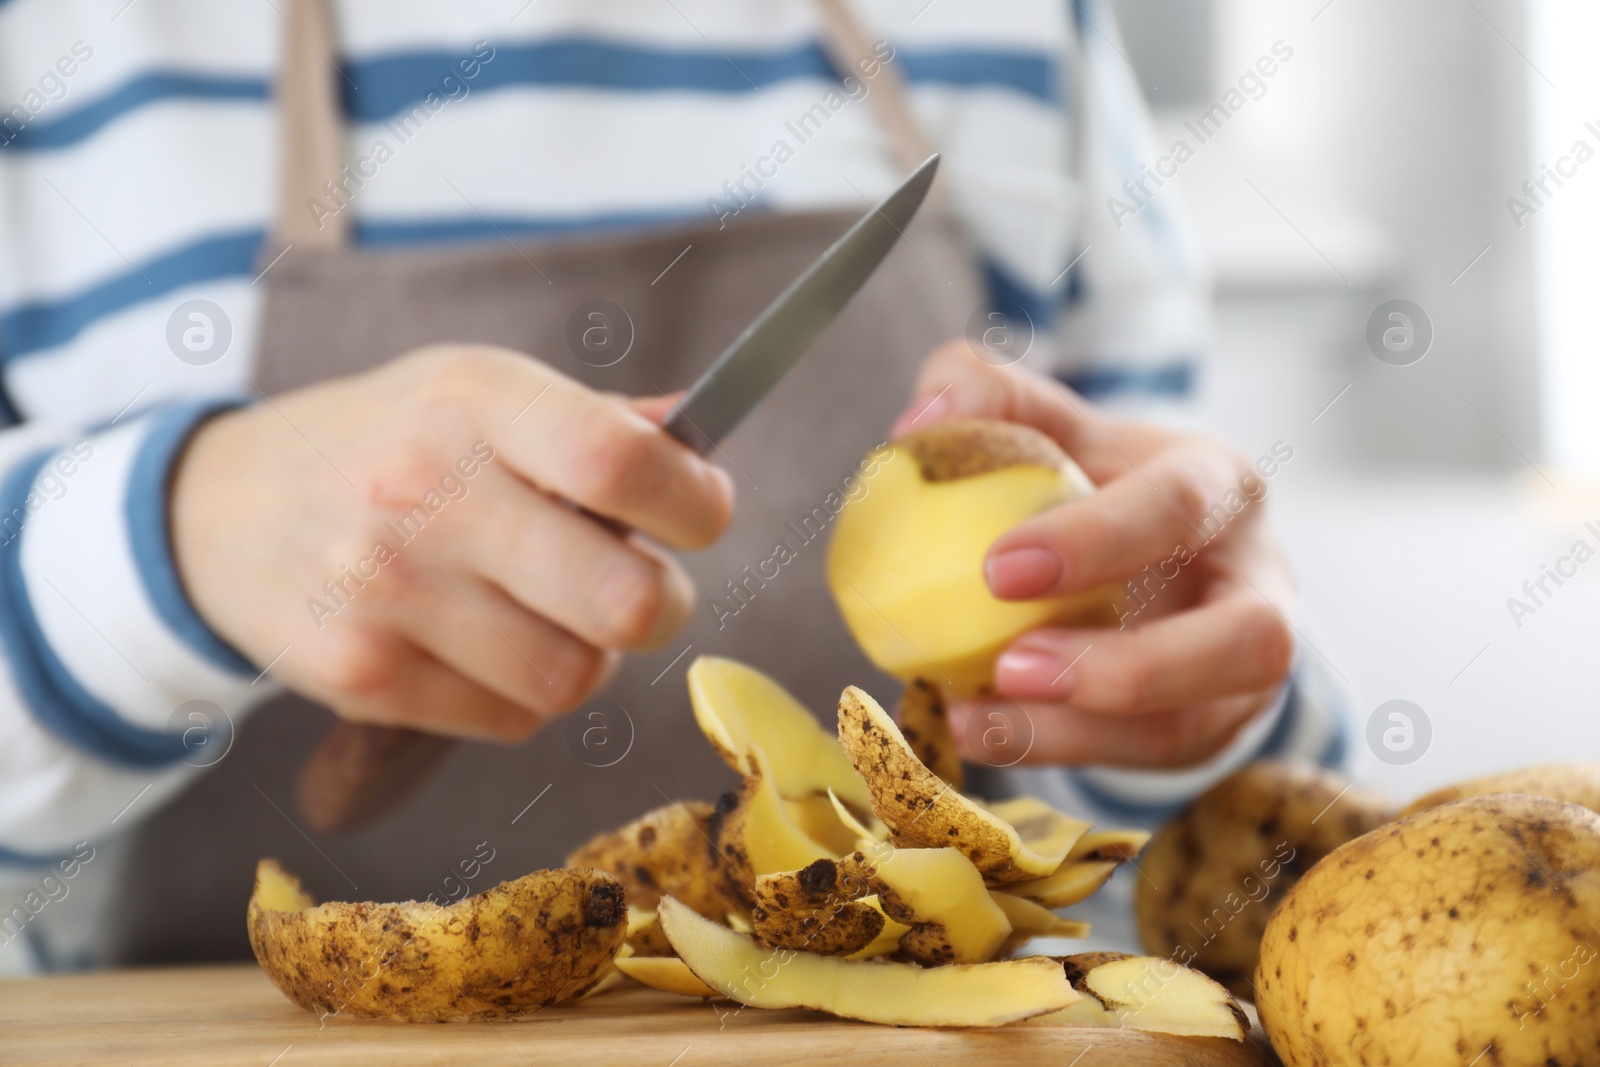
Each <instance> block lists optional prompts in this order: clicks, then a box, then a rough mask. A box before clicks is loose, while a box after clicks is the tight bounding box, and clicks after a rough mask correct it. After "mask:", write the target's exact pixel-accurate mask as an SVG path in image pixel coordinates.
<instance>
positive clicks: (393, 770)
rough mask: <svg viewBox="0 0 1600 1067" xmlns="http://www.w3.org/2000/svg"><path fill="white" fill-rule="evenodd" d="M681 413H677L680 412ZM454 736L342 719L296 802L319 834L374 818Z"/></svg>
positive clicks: (620, 533)
mask: <svg viewBox="0 0 1600 1067" xmlns="http://www.w3.org/2000/svg"><path fill="white" fill-rule="evenodd" d="M680 416H681V412H680ZM692 425H693V424H692V423H689V420H688V418H687V417H686V416H682V417H679V418H677V419H674V420H672V422H670V423H669V424H668V425H667V426H665V427H664V429H665V430H666V432H667V433H669V434H671V435H672V436H674V437H676V438H677V439H678V440H679V441H681V442H682V443H684V444H686V445H688V446H689V447H690V448H691V449H693V450H694V451H695V453H696V454H697V455H702V456H703V455H705V454H706V453H708V452H709V451H710V450H711V447H712V443H711V441H710V440H709V439H708V438H705V437H704V435H703V434H700V438H701V440H687V439H686V435H688V434H690V433H691V432H692V433H693V434H699V430H698V429H694V430H692V431H691V430H690V429H689V427H692ZM578 511H579V514H581V515H583V516H584V517H585V518H587V519H589V520H591V521H593V522H595V523H598V524H599V525H600V526H601V527H602V528H603V529H605V530H606V531H607V532H608V533H611V534H614V535H615V536H617V537H619V538H626V537H627V536H628V535H629V534H630V533H631V532H632V530H631V529H630V528H629V527H628V525H627V524H626V523H622V522H618V521H617V520H616V519H610V518H607V517H606V516H604V515H596V514H595V513H594V512H592V511H588V510H586V509H583V508H580V509H578ZM455 746H456V739H455V738H451V737H441V736H439V735H438V734H428V733H422V732H421V731H418V730H412V729H408V728H406V727H404V726H374V725H372V724H370V723H355V722H344V721H342V720H341V721H340V722H338V723H337V724H335V726H334V727H333V729H331V730H329V731H328V733H327V736H325V737H324V738H323V739H322V741H321V742H320V743H319V744H318V745H317V747H316V748H314V749H312V751H311V755H310V756H308V757H306V762H305V765H304V766H303V767H301V768H300V779H299V781H298V782H297V783H296V784H295V806H296V807H297V808H298V809H299V810H300V815H301V817H302V818H304V819H305V821H306V823H307V825H309V826H310V827H311V829H312V830H314V831H316V832H317V833H319V834H341V833H349V832H350V831H352V830H359V829H361V828H362V827H364V826H370V825H371V824H373V823H375V822H378V821H379V820H380V819H383V818H384V817H385V816H387V815H389V814H390V813H392V812H393V811H395V810H396V809H397V808H399V807H400V806H401V805H402V804H404V803H405V802H406V801H407V800H409V799H410V798H411V796H412V794H414V793H415V792H416V791H417V790H418V789H419V788H420V787H421V786H422V784H423V783H424V782H426V781H427V779H428V776H429V775H430V774H432V773H433V770H434V768H435V767H437V766H438V765H439V763H440V761H442V760H443V759H444V757H445V756H447V755H449V753H450V750H451V749H453V748H454V747H455Z"/></svg>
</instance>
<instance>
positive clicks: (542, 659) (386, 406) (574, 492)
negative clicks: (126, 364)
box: [170, 345, 733, 740]
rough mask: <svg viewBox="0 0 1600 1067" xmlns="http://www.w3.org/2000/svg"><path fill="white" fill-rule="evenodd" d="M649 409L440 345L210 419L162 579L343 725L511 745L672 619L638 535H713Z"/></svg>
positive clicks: (194, 456) (709, 510)
mask: <svg viewBox="0 0 1600 1067" xmlns="http://www.w3.org/2000/svg"><path fill="white" fill-rule="evenodd" d="M668 408H669V405H668V404H667V403H666V402H665V401H641V402H631V403H630V402H627V401H623V400H618V399H616V398H613V397H609V396H605V395H601V394H598V393H595V392H593V391H591V390H589V389H587V388H585V387H584V386H582V385H580V384H578V383H577V382H574V381H572V380H571V379H569V378H566V377H564V376H563V375H561V374H559V373H557V372H556V371H554V370H552V369H551V368H549V367H547V366H545V365H544V364H542V363H540V362H538V361H537V360H533V359H529V358H528V357H526V356H523V355H521V354H519V353H515V352H510V351H506V350H503V349H496V348H488V347H482V346H458V345H443V346H434V347H431V348H426V349H420V350H418V351H415V352H412V353H410V354H408V355H405V356H403V357H401V358H399V359H396V360H394V361H393V362H391V363H389V364H386V365H385V366H383V367H381V368H379V369H377V370H374V371H370V372H368V373H366V374H362V375H357V376H355V377H351V378H343V379H338V380H334V381H329V382H325V383H322V384H318V385H314V386H310V387H307V388H304V389H299V390H296V391H294V392H290V393H285V394H283V395H281V396H278V397H275V398H273V399H272V400H270V401H268V402H266V403H260V404H257V405H255V406H252V407H249V408H244V409H240V410H236V411H231V412H228V413H226V414H223V415H220V416H218V417H216V418H214V419H212V420H210V421H209V422H207V423H206V424H204V425H203V426H201V427H200V428H199V429H198V430H197V431H196V433H195V434H194V436H193V438H192V439H191V440H190V442H189V443H188V446H187V447H186V449H185V451H184V454H183V456H182V458H181V459H180V461H179V463H178V466H177V468H176V470H175V471H174V474H173V478H172V485H171V501H170V509H171V512H170V513H171V525H172V545H173V552H174V554H175V556H176V558H177V565H178V570H179V573H180V575H181V576H182V579H183V581H184V584H185V586H186V588H187V591H188V593H189V596H190V599H191V600H192V601H193V603H194V605H195V607H196V609H197V610H198V611H199V612H200V614H201V616H202V617H203V618H204V619H205V620H206V621H207V622H208V623H209V624H210V625H211V627H212V628H213V629H214V630H215V631H216V632H217V633H218V634H219V635H221V636H222V637H223V638H225V639H226V640H227V641H229V642H230V643H232V644H233V645H234V647H235V648H237V649H238V650H239V651H240V652H242V653H243V654H244V655H245V656H246V657H247V658H249V659H250V660H251V661H253V662H255V663H257V664H261V665H265V664H268V663H273V662H274V661H275V660H276V662H275V665H274V666H273V667H272V673H273V675H274V676H276V677H278V678H280V679H281V680H282V681H283V682H284V683H285V684H287V685H288V686H289V687H290V688H291V689H294V690H296V691H297V692H300V693H302V694H304V695H305V696H308V697H311V698H312V699H314V700H317V701H319V702H321V703H324V704H326V705H328V706H329V707H330V708H332V709H333V710H334V711H336V712H337V713H338V714H339V715H341V716H343V717H344V718H346V719H350V720H354V721H361V722H374V723H382V724H386V725H397V726H410V727H414V728H417V729H421V730H427V731H430V732H434V733H442V734H453V735H459V736H464V737H485V738H495V739H500V740H516V739H520V738H522V737H525V736H527V735H528V734H530V733H531V732H533V730H534V729H536V728H537V727H538V726H539V724H540V723H541V722H542V721H543V720H544V719H546V718H548V717H549V716H552V715H555V714H558V713H560V712H564V711H568V710H570V709H572V708H573V707H575V706H577V705H578V704H580V703H582V702H583V700H584V699H585V698H586V697H588V696H589V694H591V693H593V692H594V691H595V690H596V689H598V688H599V687H600V686H601V685H603V684H604V683H605V681H606V680H607V679H608V678H609V677H610V675H611V673H612V671H613V670H614V669H615V666H616V663H617V661H618V659H619V656H620V653H622V652H625V651H629V650H636V649H649V648H653V647H655V646H657V645H659V644H661V643H662V642H664V641H666V640H667V639H669V638H670V637H671V635H672V634H673V633H674V632H676V631H677V630H678V629H679V627H681V626H682V624H683V623H684V621H685V620H686V619H687V617H688V614H689V611H690V610H691V602H692V596H693V588H692V586H691V584H690V581H689V578H688V575H687V574H685V573H684V571H683V570H682V568H681V567H680V566H679V565H678V564H677V563H676V562H674V561H673V559H672V558H671V557H670V556H669V555H667V554H666V553H665V552H663V551H662V550H661V549H660V548H658V547H657V544H658V543H659V544H660V545H664V546H667V547H669V548H674V549H697V548H702V547H704V546H706V545H708V544H710V543H711V542H712V541H713V540H715V539H716V538H717V536H718V535H719V534H720V533H721V532H722V530H723V529H724V527H726V525H727V523H728V520H729V518H730V517H731V514H732V508H733V487H732V483H731V481H730V480H729V479H728V477H727V475H726V474H725V473H724V472H723V471H721V470H719V469H717V468H716V467H713V466H712V465H711V464H709V463H707V462H706V461H705V460H703V459H701V458H700V457H698V456H696V455H695V454H694V453H692V452H691V451H690V450H689V449H688V448H686V447H684V446H683V445H682V444H680V443H679V442H678V441H676V440H674V439H673V438H671V437H669V436H667V435H666V434H665V433H663V432H662V431H661V430H660V428H659V426H658V423H659V421H660V419H661V418H662V417H663V416H664V415H665V414H666V412H667V410H668ZM573 505H577V506H578V507H581V508H582V509H584V511H587V512H590V513H592V514H593V515H599V516H604V517H606V518H608V519H612V520H615V521H616V522H618V523H620V524H622V525H624V526H626V527H628V528H629V529H630V530H632V531H637V532H632V533H626V534H623V535H619V534H617V533H616V532H613V530H611V529H608V528H607V527H606V525H605V524H603V523H601V522H597V521H596V520H595V519H594V518H593V517H591V515H589V514H584V513H583V512H580V511H579V510H578V507H574V506H573ZM286 648H287V651H285V649H286ZM280 654H281V658H278V657H279V656H280Z"/></svg>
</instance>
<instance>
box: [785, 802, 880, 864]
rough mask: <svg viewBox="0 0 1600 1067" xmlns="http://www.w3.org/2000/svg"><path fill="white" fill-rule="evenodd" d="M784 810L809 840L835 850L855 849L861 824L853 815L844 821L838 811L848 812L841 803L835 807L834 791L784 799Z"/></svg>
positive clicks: (838, 851) (842, 851) (839, 851)
mask: <svg viewBox="0 0 1600 1067" xmlns="http://www.w3.org/2000/svg"><path fill="white" fill-rule="evenodd" d="M783 810H784V812H785V813H786V814H787V815H788V816H789V821H790V822H792V823H794V824H795V826H796V827H798V828H799V829H800V832H801V833H803V834H805V835H806V836H807V837H809V838H811V840H813V841H815V842H816V843H817V844H819V845H821V846H822V847H823V848H826V849H828V850H830V851H832V852H834V853H837V854H843V853H846V852H854V851H855V848H856V842H857V841H858V840H859V839H860V837H861V835H860V833H858V832H857V830H858V828H859V826H860V823H859V821H858V820H856V819H855V818H854V817H852V818H851V819H850V821H849V822H846V821H845V819H844V817H843V816H842V815H840V814H839V812H840V811H846V812H848V811H849V809H848V808H845V807H844V806H843V805H842V804H841V805H840V806H839V807H838V808H835V807H834V800H833V791H832V790H829V791H828V793H827V795H825V796H809V797H806V798H805V799H804V800H785V801H784V802H783Z"/></svg>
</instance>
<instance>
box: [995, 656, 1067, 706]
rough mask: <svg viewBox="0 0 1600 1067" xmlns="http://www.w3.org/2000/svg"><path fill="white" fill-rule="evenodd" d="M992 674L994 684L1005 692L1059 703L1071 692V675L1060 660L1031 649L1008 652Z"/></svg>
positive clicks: (997, 663) (996, 663)
mask: <svg viewBox="0 0 1600 1067" xmlns="http://www.w3.org/2000/svg"><path fill="white" fill-rule="evenodd" d="M994 673H995V683H996V685H997V686H998V687H999V688H1000V691H1001V692H1004V693H1012V694H1017V695H1026V696H1042V695H1046V694H1048V695H1049V696H1050V697H1052V698H1053V699H1057V700H1061V699H1065V698H1066V696H1067V694H1068V692H1070V691H1071V689H1072V672H1071V671H1070V670H1068V669H1067V665H1066V663H1064V662H1063V661H1062V659H1061V657H1060V656H1057V655H1054V654H1052V653H1049V652H1041V651H1040V650H1038V649H1034V648H1012V649H1007V650H1006V651H1005V652H1003V653H1001V654H1000V658H999V660H997V661H996V662H995V665H994Z"/></svg>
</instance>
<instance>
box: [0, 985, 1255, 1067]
mask: <svg viewBox="0 0 1600 1067" xmlns="http://www.w3.org/2000/svg"><path fill="white" fill-rule="evenodd" d="M855 1062H860V1063H869V1064H872V1065H873V1067H942V1065H944V1064H952V1065H953V1064H960V1065H963V1067H985V1065H994V1067H1023V1065H1031V1064H1049V1065H1051V1067H1072V1065H1075V1064H1082V1067H1179V1065H1184V1067H1272V1065H1276V1064H1277V1063H1278V1061H1277V1060H1276V1059H1275V1058H1274V1057H1273V1055H1272V1051H1271V1049H1270V1048H1269V1047H1268V1046H1267V1043H1266V1041H1265V1039H1264V1038H1262V1036H1261V1034H1260V1031H1259V1029H1258V1030H1257V1031H1256V1032H1255V1034H1253V1035H1252V1040H1251V1041H1248V1042H1245V1043H1244V1044H1240V1043H1238V1042H1233V1041H1222V1040H1218V1039H1213V1038H1178V1037H1168V1036H1157V1035H1152V1034H1140V1033H1137V1032H1135V1031H1132V1030H1109V1029H1088V1028H1081V1029H1066V1028H1060V1027H1043V1026H1011V1027H1005V1028H1002V1029H997V1030H922V1029H896V1028H894V1027H887V1026H873V1025H870V1024H867V1023H855V1022H848V1021H845V1020H842V1019H834V1018H830V1017H828V1016H823V1015H819V1014H816V1013H813V1012H805V1011H760V1010H757V1009H754V1008H744V1009H740V1008H739V1007H738V1005H735V1004H732V1003H730V1002H727V1001H717V1002H707V1001H700V1000H692V999H689V998H685V997H675V996H671V995H668V994H665V993H657V992H654V991H653V990H649V989H643V988H639V987H636V986H629V987H628V988H624V989H618V990H616V991H613V992H609V993H605V994H602V995H600V996H597V997H594V998H592V999H590V1000H587V1001H585V1002H583V1003H582V1004H579V1005H577V1006H574V1007H563V1008H547V1009H545V1010H544V1011H541V1012H539V1013H538V1014H536V1015H534V1016H532V1017H531V1018H528V1019H525V1020H523V1021H521V1022H517V1023H493V1024H491V1023H441V1024H406V1023H379V1022H364V1021H360V1020H354V1019H337V1018H330V1019H327V1020H318V1019H317V1018H316V1017H315V1016H313V1015H310V1014H308V1013H306V1012H303V1011H301V1010H300V1009H299V1008H296V1007H295V1006H294V1005H292V1004H290V1003H289V1002H288V1001H287V1000H285V999H284V998H283V996H282V995H281V994H280V993H279V992H278V991H277V990H276V989H274V988H273V987H272V985H271V983H269V982H268V981H267V979H266V976H265V975H263V974H262V973H261V971H260V970H259V969H258V968H257V967H256V966H255V965H253V964H240V965H230V966H224V967H184V968H171V969H164V970H149V971H111V972H102V973H97V974H83V975H70V976H59V977H55V976H52V977H50V978H28V979H19V980H14V981H5V980H0V1063H4V1064H52V1065H58V1064H111V1065H116V1067H160V1065H173V1067H195V1065H201V1064H203V1065H207V1067H210V1065H216V1064H248V1065H249V1067H298V1065H300V1064H309V1063H334V1064H362V1065H367V1064H379V1065H381V1067H404V1065H410V1064H474V1065H476V1064H488V1065H498V1064H508V1065H515V1067H529V1065H531V1064H541V1065H542V1064H567V1063H574V1064H582V1065H583V1067H700V1065H704V1064H739V1065H740V1067H786V1065H795V1067H801V1065H803V1067H817V1065H819V1064H833V1063H855Z"/></svg>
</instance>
